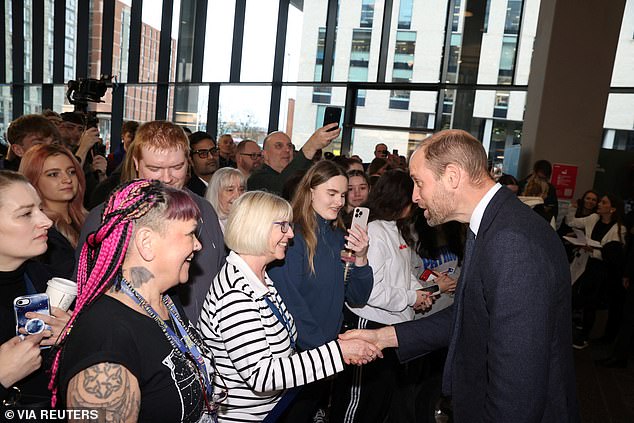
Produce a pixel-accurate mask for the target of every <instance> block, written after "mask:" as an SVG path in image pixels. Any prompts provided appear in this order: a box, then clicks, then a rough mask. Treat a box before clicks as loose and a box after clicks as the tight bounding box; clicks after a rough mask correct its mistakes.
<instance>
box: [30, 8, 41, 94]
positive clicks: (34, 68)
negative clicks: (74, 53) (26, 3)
mask: <svg viewBox="0 0 634 423" xmlns="http://www.w3.org/2000/svg"><path fill="white" fill-rule="evenodd" d="M32 5H33V8H32V9H31V10H32V15H31V81H30V82H32V83H34V84H41V83H43V82H44V0H33V3H32Z"/></svg>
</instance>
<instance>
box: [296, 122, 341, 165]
mask: <svg viewBox="0 0 634 423" xmlns="http://www.w3.org/2000/svg"><path fill="white" fill-rule="evenodd" d="M337 125H339V124H338V123H336V122H335V123H329V124H328V125H326V126H323V127H321V128H319V129H318V130H316V131H315V133H314V134H313V135H311V136H310V138H308V141H306V144H304V146H303V147H302V152H303V153H304V156H305V157H306V158H307V159H308V160H312V159H313V156H314V155H315V153H316V152H317V150H319V149H320V148H326V147H328V146H329V145H330V143H331V142H332V140H334V139H335V138H337V137H338V136H339V133H341V128H337ZM333 128H337V129H333ZM331 129H332V130H331Z"/></svg>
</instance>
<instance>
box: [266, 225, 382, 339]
mask: <svg viewBox="0 0 634 423" xmlns="http://www.w3.org/2000/svg"><path fill="white" fill-rule="evenodd" d="M317 231H318V234H317V249H316V251H315V258H314V265H315V273H314V274H313V273H312V272H311V270H310V266H309V265H308V250H307V248H306V241H305V239H304V237H303V236H302V235H301V233H300V231H299V229H297V230H296V231H295V238H294V239H293V245H291V246H290V247H289V248H288V251H287V252H286V259H285V260H284V261H283V262H276V263H274V264H273V265H272V267H271V268H270V269H268V275H269V277H270V278H271V279H272V280H273V282H274V284H275V287H276V288H277V291H278V292H279V294H280V295H281V296H282V299H283V300H284V303H285V304H286V307H287V308H288V310H289V311H290V312H291V314H292V315H293V319H294V320H295V325H296V327H297V337H298V338H297V346H298V347H299V349H300V350H308V349H311V348H316V347H318V346H320V345H323V344H325V343H327V342H330V341H332V340H333V339H336V338H337V335H338V334H339V331H340V330H341V324H342V322H343V303H344V300H345V301H346V302H347V303H348V304H350V305H351V306H355V307H360V306H363V305H365V303H366V302H367V301H368V298H369V297H370V292H371V291H372V286H373V284H374V281H373V277H372V268H371V267H370V266H369V265H366V266H363V267H353V268H352V270H351V272H350V275H349V276H348V281H347V283H345V284H344V281H343V264H342V261H341V258H340V254H341V250H342V249H343V246H344V244H345V240H344V238H343V237H344V234H343V232H342V231H341V230H340V229H333V228H332V226H331V225H330V222H328V221H326V220H324V219H322V218H321V217H319V216H317Z"/></svg>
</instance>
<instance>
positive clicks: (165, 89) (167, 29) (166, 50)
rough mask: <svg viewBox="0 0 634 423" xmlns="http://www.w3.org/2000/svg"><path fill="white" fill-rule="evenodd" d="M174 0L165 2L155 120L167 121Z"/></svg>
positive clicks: (165, 0) (162, 18) (164, 0)
mask: <svg viewBox="0 0 634 423" xmlns="http://www.w3.org/2000/svg"><path fill="white" fill-rule="evenodd" d="M173 13H174V0H163V16H162V17H161V42H160V45H159V63H158V78H157V80H158V81H157V82H158V84H157V88H156V110H155V113H154V118H155V119H157V120H164V119H167V101H168V93H169V85H168V84H169V77H170V62H171V51H172V15H173Z"/></svg>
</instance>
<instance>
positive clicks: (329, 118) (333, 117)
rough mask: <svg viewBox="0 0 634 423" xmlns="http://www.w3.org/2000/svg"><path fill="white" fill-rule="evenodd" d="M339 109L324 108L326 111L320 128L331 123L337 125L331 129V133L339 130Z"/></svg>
mask: <svg viewBox="0 0 634 423" xmlns="http://www.w3.org/2000/svg"><path fill="white" fill-rule="evenodd" d="M341 110H342V109H341V107H332V106H328V107H326V111H325V112H324V124H323V125H322V126H326V125H328V124H331V123H337V127H335V128H333V129H331V131H334V130H336V129H337V128H339V121H340V120H341Z"/></svg>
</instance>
